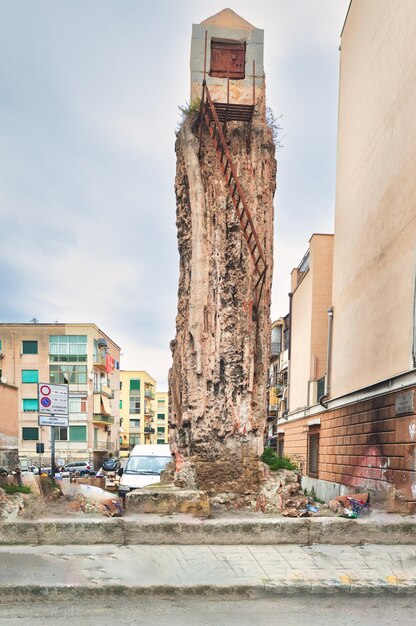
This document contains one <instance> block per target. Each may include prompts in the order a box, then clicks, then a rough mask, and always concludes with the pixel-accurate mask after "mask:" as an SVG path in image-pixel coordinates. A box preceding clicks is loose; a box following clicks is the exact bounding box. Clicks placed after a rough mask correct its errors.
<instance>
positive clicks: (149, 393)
mask: <svg viewBox="0 0 416 626" xmlns="http://www.w3.org/2000/svg"><path fill="white" fill-rule="evenodd" d="M144 397H145V398H149V399H150V400H154V399H155V392H154V391H152V390H151V389H149V388H146V387H145V389H144Z"/></svg>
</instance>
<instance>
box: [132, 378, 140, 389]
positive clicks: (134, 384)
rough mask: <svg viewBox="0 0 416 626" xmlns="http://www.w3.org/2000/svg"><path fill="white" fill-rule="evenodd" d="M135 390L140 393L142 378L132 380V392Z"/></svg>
mask: <svg viewBox="0 0 416 626" xmlns="http://www.w3.org/2000/svg"><path fill="white" fill-rule="evenodd" d="M132 389H134V390H135V391H140V378H137V379H133V378H132V379H130V391H131V390H132Z"/></svg>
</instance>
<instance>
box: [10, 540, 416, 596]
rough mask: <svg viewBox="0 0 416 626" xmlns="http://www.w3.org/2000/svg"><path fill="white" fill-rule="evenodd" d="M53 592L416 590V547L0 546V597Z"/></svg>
mask: <svg viewBox="0 0 416 626" xmlns="http://www.w3.org/2000/svg"><path fill="white" fill-rule="evenodd" d="M36 585H38V586H40V587H41V588H42V589H48V588H50V587H55V588H56V587H59V588H60V589H61V590H62V591H65V590H66V592H69V591H70V590H72V591H77V593H78V592H79V591H81V590H84V592H86V593H87V595H88V594H91V592H93V590H95V592H96V593H100V592H102V591H103V590H105V588H108V587H114V588H120V587H121V588H123V589H126V590H127V591H130V592H131V591H132V590H136V591H137V590H141V591H144V592H152V591H154V590H155V588H156V589H159V590H164V589H174V590H177V591H179V592H180V591H184V592H186V591H187V590H188V591H189V589H192V590H197V591H198V590H199V591H203V590H204V589H206V590H211V591H212V590H214V591H215V590H216V589H219V590H222V589H226V590H228V591H229V590H230V589H231V590H233V589H234V590H236V592H238V591H243V590H244V589H255V590H258V591H259V590H265V591H267V590H270V591H274V592H282V591H283V592H284V590H285V589H289V588H290V589H292V590H293V589H296V588H297V589H302V590H303V589H310V590H313V591H319V590H321V589H324V588H326V587H330V588H337V589H342V590H351V589H355V588H357V589H358V590H360V589H363V588H381V587H382V588H385V589H389V590H391V591H395V590H397V589H399V590H400V589H402V590H406V589H410V588H412V587H416V547H414V546H408V545H402V546H398V545H392V546H377V545H365V546H328V545H316V546H303V547H302V546H299V545H270V546H258V545H256V546H254V545H252V546H250V545H244V546H243V545H236V546H224V545H211V546H203V545H199V546H184V545H182V546H178V545H169V546H167V545H156V546H152V545H134V546H111V545H102V546H9V547H7V546H2V547H0V598H3V601H5V600H6V598H7V593H8V592H9V591H11V590H14V591H15V592H16V593H19V590H21V592H22V593H27V591H28V588H33V586H36Z"/></svg>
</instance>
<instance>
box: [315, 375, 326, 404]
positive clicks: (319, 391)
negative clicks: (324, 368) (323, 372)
mask: <svg viewBox="0 0 416 626" xmlns="http://www.w3.org/2000/svg"><path fill="white" fill-rule="evenodd" d="M324 393H325V376H322V378H320V379H319V380H318V385H317V391H316V401H317V402H319V398H322V396H323V395H324Z"/></svg>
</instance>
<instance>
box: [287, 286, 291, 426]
mask: <svg viewBox="0 0 416 626" xmlns="http://www.w3.org/2000/svg"><path fill="white" fill-rule="evenodd" d="M288 296H289V345H288V348H287V385H286V390H287V394H286V397H287V405H286V413H288V412H289V407H290V357H291V353H292V298H293V293H292V292H290V293H289V294H288ZM286 419H287V418H286Z"/></svg>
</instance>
